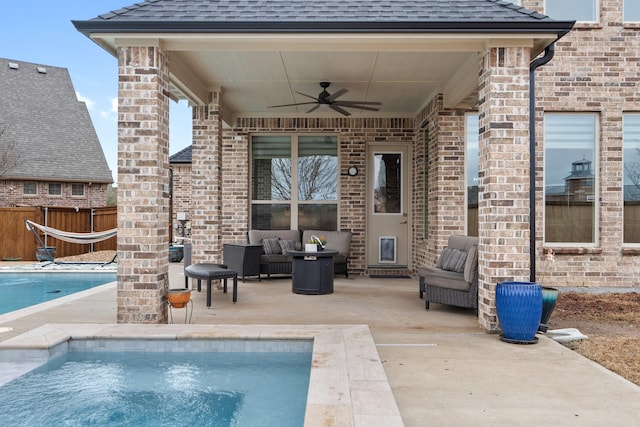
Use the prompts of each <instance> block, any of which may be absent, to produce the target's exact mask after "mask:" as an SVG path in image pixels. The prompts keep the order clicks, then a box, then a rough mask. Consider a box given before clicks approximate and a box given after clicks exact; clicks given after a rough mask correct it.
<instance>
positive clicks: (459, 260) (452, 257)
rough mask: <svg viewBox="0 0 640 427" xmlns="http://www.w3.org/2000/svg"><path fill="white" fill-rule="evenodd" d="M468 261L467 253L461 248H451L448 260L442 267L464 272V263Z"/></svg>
mask: <svg viewBox="0 0 640 427" xmlns="http://www.w3.org/2000/svg"><path fill="white" fill-rule="evenodd" d="M466 261H467V253H466V252H465V251H461V250H460V249H451V250H450V253H449V257H448V258H447V260H446V262H443V264H442V269H443V270H447V271H454V272H456V273H464V265H465V263H466Z"/></svg>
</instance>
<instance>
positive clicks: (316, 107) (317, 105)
mask: <svg viewBox="0 0 640 427" xmlns="http://www.w3.org/2000/svg"><path fill="white" fill-rule="evenodd" d="M318 108H320V104H316V105H314V106H313V107H311V109H310V110H309V111H307V114H309V113H311V112H313V111H316V110H317V109H318Z"/></svg>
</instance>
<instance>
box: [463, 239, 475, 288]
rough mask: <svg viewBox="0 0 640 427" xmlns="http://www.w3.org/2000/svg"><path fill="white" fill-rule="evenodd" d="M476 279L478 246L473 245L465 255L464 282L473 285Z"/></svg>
mask: <svg viewBox="0 0 640 427" xmlns="http://www.w3.org/2000/svg"><path fill="white" fill-rule="evenodd" d="M477 278H478V246H476V245H473V246H471V248H470V249H469V253H468V254H467V262H466V263H465V266H464V280H465V281H467V282H469V283H474V282H475V281H476V280H477Z"/></svg>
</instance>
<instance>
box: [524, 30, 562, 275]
mask: <svg viewBox="0 0 640 427" xmlns="http://www.w3.org/2000/svg"><path fill="white" fill-rule="evenodd" d="M555 51H556V45H555V42H554V43H552V44H550V45H549V46H547V48H546V49H545V50H544V55H543V56H542V57H541V58H538V59H535V60H534V61H533V62H532V63H531V65H530V66H529V281H530V282H535V281H536V78H535V76H536V69H537V68H538V67H541V66H543V65H545V64H547V63H548V62H549V61H551V59H552V58H553V55H554V54H555Z"/></svg>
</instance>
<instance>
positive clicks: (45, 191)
mask: <svg viewBox="0 0 640 427" xmlns="http://www.w3.org/2000/svg"><path fill="white" fill-rule="evenodd" d="M55 183H56V184H61V185H62V194H61V195H60V196H56V195H49V183H48V182H36V183H35V184H36V188H37V190H36V192H37V194H34V195H24V194H23V193H22V188H23V184H24V182H23V181H0V207H14V206H52V207H54V206H55V207H79V208H92V207H103V206H106V201H107V187H108V186H109V185H108V184H91V185H88V184H83V185H84V196H72V195H71V183H67V182H58V181H56V182H55Z"/></svg>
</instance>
